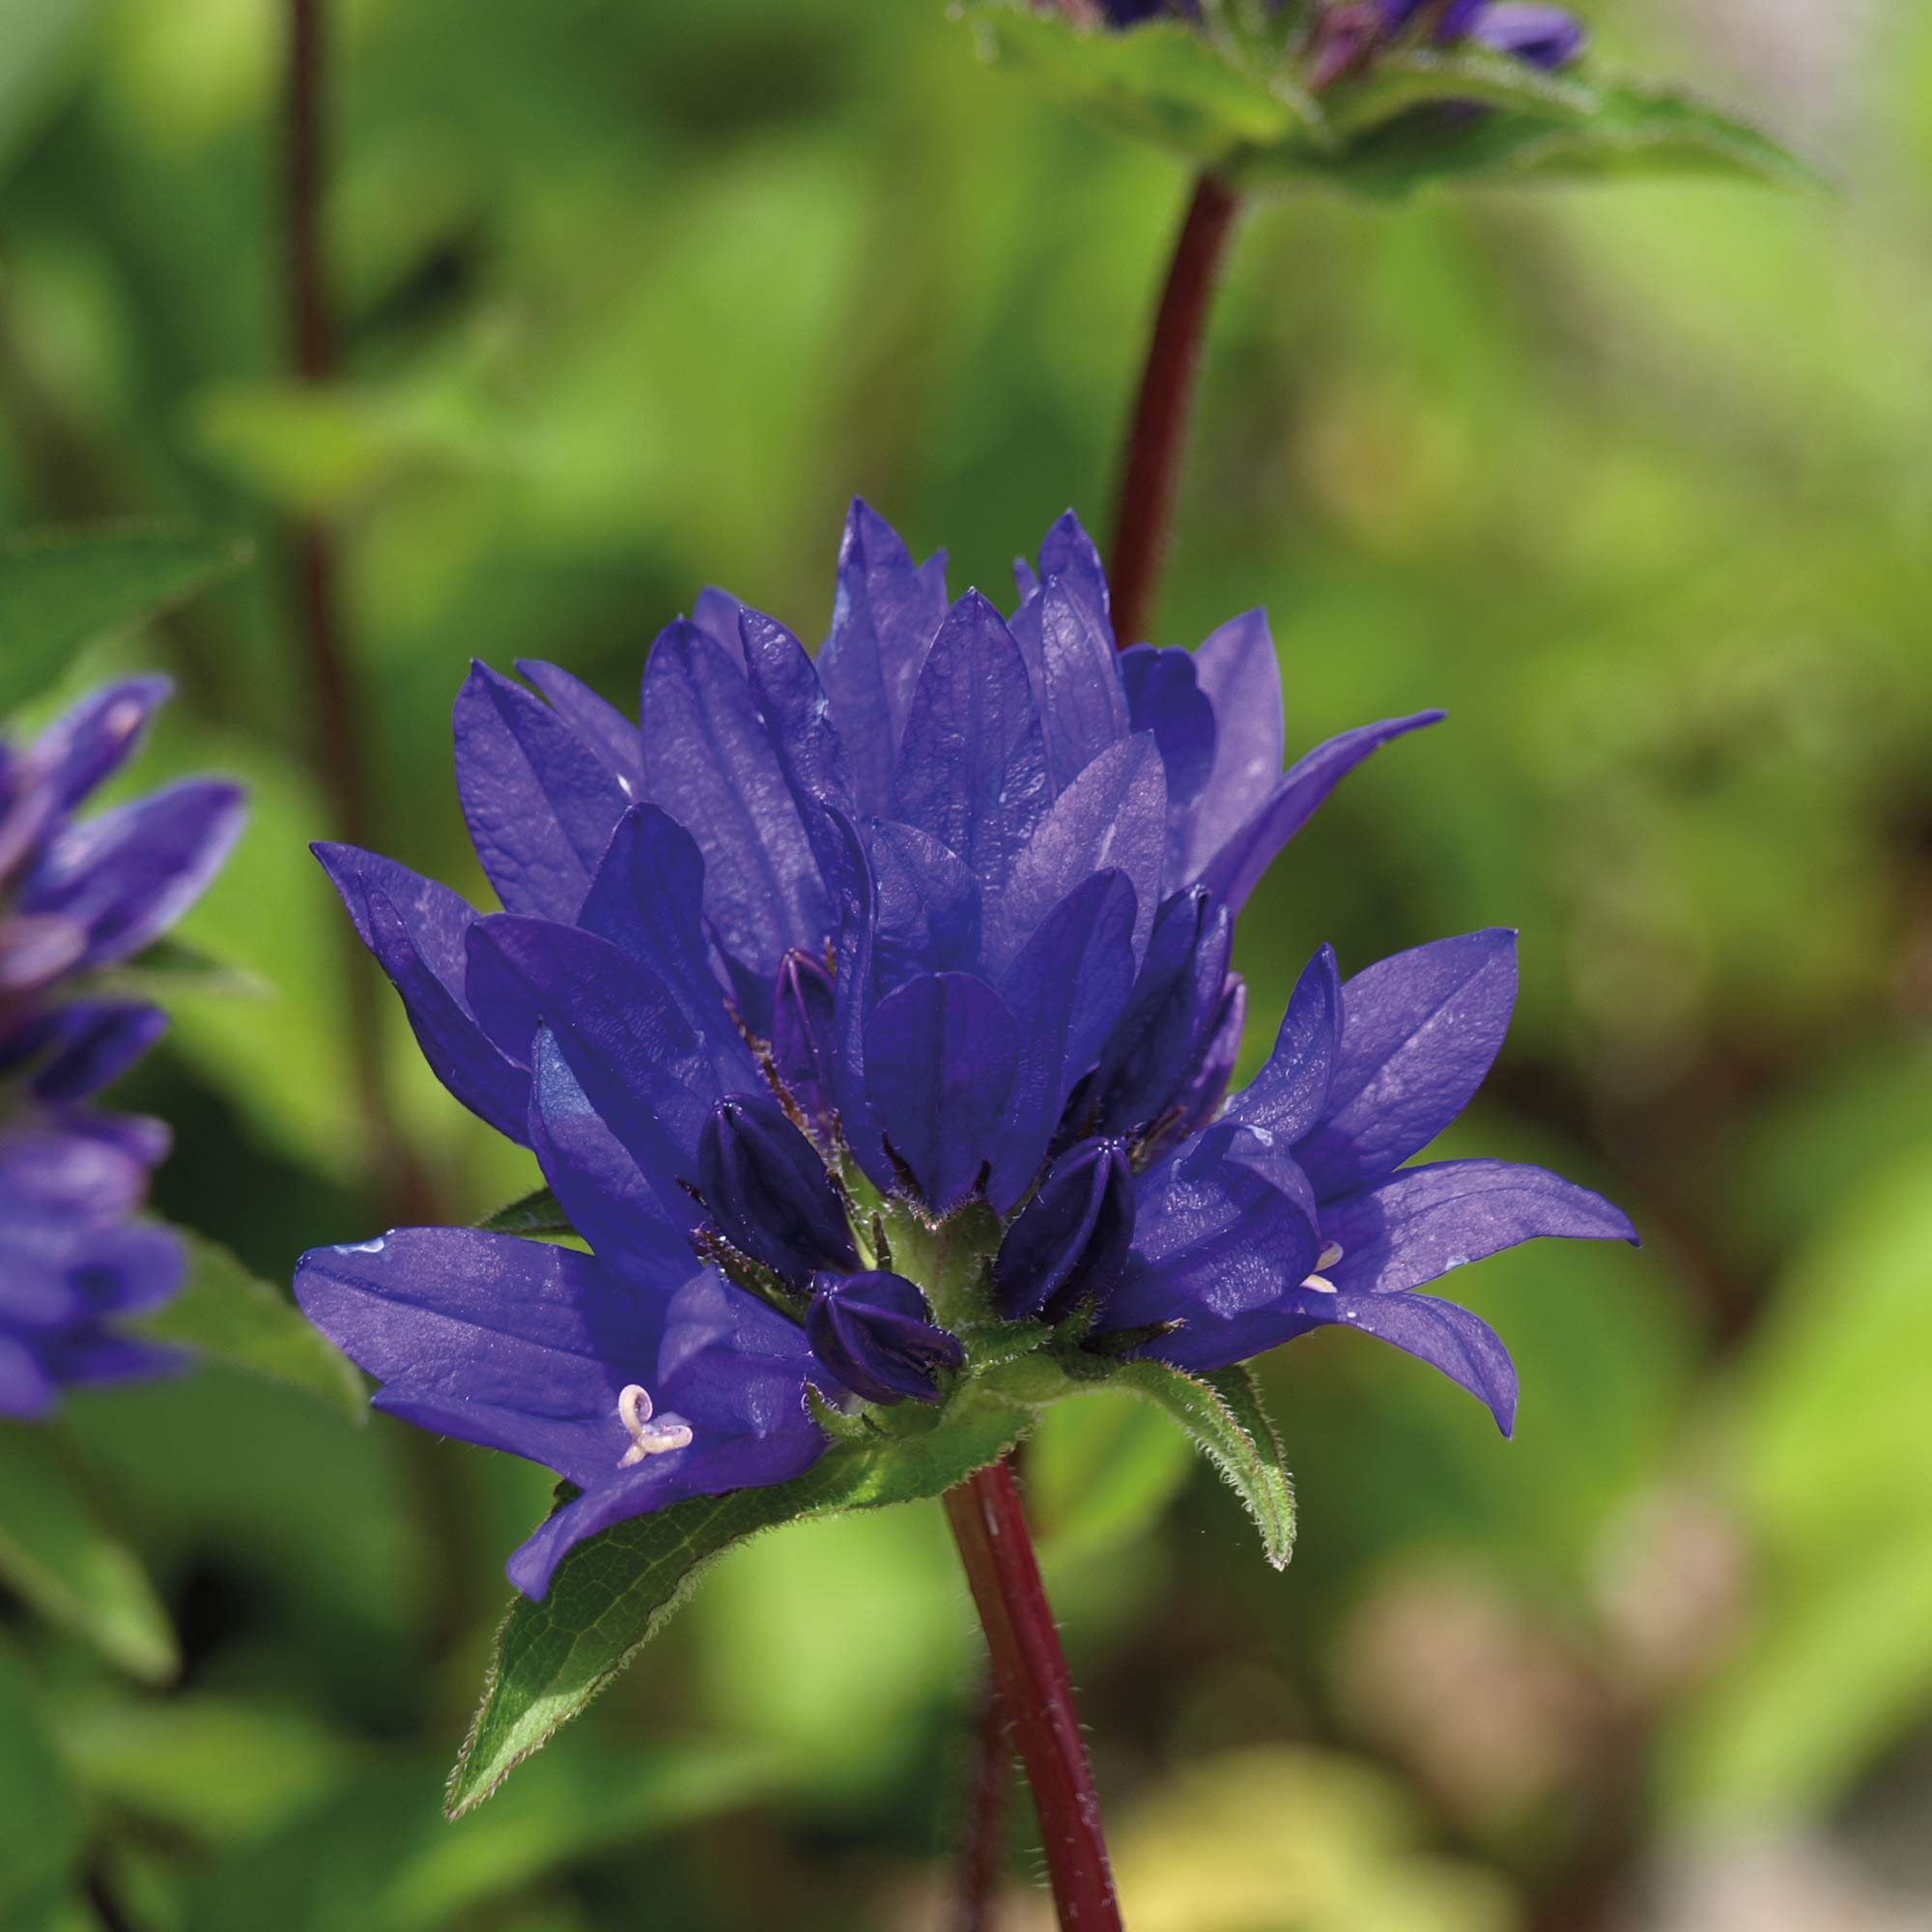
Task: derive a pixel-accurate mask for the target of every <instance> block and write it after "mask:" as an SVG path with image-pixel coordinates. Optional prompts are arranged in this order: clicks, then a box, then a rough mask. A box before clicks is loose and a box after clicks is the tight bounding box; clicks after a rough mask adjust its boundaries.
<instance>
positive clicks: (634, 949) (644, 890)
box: [577, 805, 745, 1078]
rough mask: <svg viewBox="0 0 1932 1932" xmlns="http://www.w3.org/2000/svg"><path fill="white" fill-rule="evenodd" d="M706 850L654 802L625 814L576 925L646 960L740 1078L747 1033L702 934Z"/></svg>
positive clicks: (725, 1073) (724, 1069)
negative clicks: (730, 1006)
mask: <svg viewBox="0 0 1932 1932" xmlns="http://www.w3.org/2000/svg"><path fill="white" fill-rule="evenodd" d="M703 913H704V855H703V854H702V853H701V852H700V851H699V850H698V849H697V841H696V839H694V838H692V836H691V834H690V833H688V832H687V831H686V830H685V829H684V827H683V826H681V825H680V824H679V823H678V822H677V821H676V819H674V818H672V817H671V816H670V815H669V814H668V812H666V811H663V810H660V809H659V808H658V807H657V806H655V805H640V806H637V807H635V808H633V810H630V811H627V812H626V813H625V814H624V817H623V819H622V821H621V822H620V823H619V825H618V827H617V830H616V834H615V836H614V837H613V838H611V849H610V850H609V851H608V852H606V853H605V855H604V863H603V864H602V865H601V866H599V867H598V868H597V876H596V877H595V878H594V879H593V880H592V881H591V882H590V892H589V895H588V896H586V898H585V899H584V901H583V911H582V916H581V917H580V918H579V919H578V921H577V923H578V924H579V925H580V926H582V929H583V930H584V931H585V932H591V933H595V934H596V935H597V937H598V938H600V939H608V940H609V941H610V942H611V945H613V946H618V947H621V948H622V949H623V950H624V951H625V952H628V953H629V954H630V955H631V956H632V958H634V959H638V960H641V961H642V962H643V964H644V965H645V966H647V967H649V968H650V970H651V973H652V975H653V976H654V977H655V978H656V979H657V980H658V981H659V983H660V984H661V985H662V986H663V987H664V989H665V991H666V992H668V994H669V995H670V996H671V998H672V999H673V1000H675V1001H676V1002H677V1006H678V1010H679V1011H680V1012H682V1013H683V1014H684V1016H685V1018H686V1019H687V1020H688V1021H689V1022H690V1023H691V1026H692V1028H693V1029H694V1031H696V1033H697V1034H699V1035H700V1036H701V1037H703V1039H704V1040H705V1042H706V1044H707V1045H708V1046H709V1048H710V1049H711V1052H712V1056H713V1058H714V1060H715V1061H716V1062H717V1063H718V1064H719V1065H720V1067H721V1075H720V1077H721V1078H726V1077H735V1076H736V1075H737V1073H738V1072H739V1071H741V1070H742V1068H743V1066H744V1064H745V1047H744V1041H743V1037H742V1036H741V1035H740V1034H739V1032H738V1029H737V1027H736V1026H734V1025H733V1024H732V1020H731V1015H730V1013H729V1012H728V1011H727V1010H726V1009H725V989H724V987H723V986H722V985H721V984H720V983H719V980H718V976H717V975H716V974H715V973H714V972H713V971H712V968H711V949H710V947H709V946H708V945H707V944H706V942H705V938H704V923H703Z"/></svg>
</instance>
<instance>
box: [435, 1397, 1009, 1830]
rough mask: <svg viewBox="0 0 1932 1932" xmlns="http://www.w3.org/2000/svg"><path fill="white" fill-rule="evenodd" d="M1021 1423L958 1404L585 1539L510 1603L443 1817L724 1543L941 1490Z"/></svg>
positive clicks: (571, 1711)
mask: <svg viewBox="0 0 1932 1932" xmlns="http://www.w3.org/2000/svg"><path fill="white" fill-rule="evenodd" d="M1026 1426H1027V1417H1026V1416H1025V1415H1024V1413H1023V1412H1021V1411H1020V1410H1018V1409H1015V1408H1012V1407H1009V1406H1006V1405H1004V1404H1001V1403H998V1402H982V1403H980V1404H966V1405H955V1406H953V1408H952V1409H951V1410H950V1411H949V1412H948V1414H947V1415H946V1416H945V1418H944V1419H943V1420H941V1421H939V1422H938V1424H937V1426H935V1427H933V1428H931V1429H930V1430H929V1431H927V1432H926V1433H924V1434H923V1435H895V1436H891V1437H882V1438H881V1440H880V1441H879V1442H878V1443H877V1445H876V1446H872V1447H865V1446H862V1445H860V1444H858V1443H853V1442H841V1443H838V1444H836V1445H835V1446H834V1447H833V1448H832V1449H831V1450H829V1451H828V1452H827V1453H826V1454H825V1455H824V1456H823V1457H822V1458H821V1459H820V1460H819V1461H818V1462H817V1463H814V1464H813V1465H812V1467H811V1468H810V1469H808V1470H807V1471H806V1472H805V1474H804V1475H802V1476H798V1477H795V1478H794V1479H793V1480H792V1481H791V1482H789V1483H781V1484H775V1485H773V1486H772V1487H771V1488H769V1489H762V1490H734V1491H731V1492H727V1493H725V1494H724V1495H720V1496H696V1497H693V1498H692V1499H691V1500H690V1501H689V1502H684V1503H679V1504H677V1505H676V1506H675V1507H674V1508H671V1509H668V1510H663V1511H660V1512H659V1513H657V1514H656V1515H653V1516H645V1517H638V1518H635V1519H633V1520H631V1521H629V1522H621V1523H617V1524H615V1525H614V1526H613V1527H611V1528H610V1529H608V1530H606V1531H604V1532H603V1534H602V1535H600V1536H596V1537H593V1538H591V1539H590V1541H589V1542H587V1543H582V1544H580V1545H579V1546H578V1547H577V1548H575V1549H573V1550H572V1551H571V1552H570V1554H569V1555H568V1556H566V1557H565V1558H564V1560H563V1562H562V1563H561V1564H560V1565H559V1566H558V1568H557V1572H556V1575H555V1577H554V1578H553V1579H552V1582H551V1586H550V1590H549V1593H548V1594H547V1595H546V1596H545V1598H544V1600H543V1602H542V1603H532V1602H530V1601H528V1600H527V1599H525V1598H519V1599H518V1600H517V1602H516V1603H515V1604H513V1605H511V1608H510V1614H509V1616H508V1617H507V1618H506V1619H505V1620H504V1624H503V1628H502V1630H501V1631H500V1632H499V1633H498V1634H497V1655H496V1660H495V1662H494V1665H493V1667H492V1672H491V1677H490V1682H489V1686H488V1688H487V1689H486V1690H485V1692H484V1696H483V1704H482V1708H481V1709H480V1710H479V1711H478V1712H477V1714H476V1721H475V1723H474V1724H473V1725H472V1726H471V1728H470V1733H469V1741H468V1743H467V1744H466V1745H465V1746H464V1748H463V1755H462V1756H461V1758H460V1759H459V1760H458V1762H457V1766H456V1769H455V1771H454V1773H453V1774H452V1775H451V1777H450V1783H449V1794H448V1804H449V1812H450V1815H451V1816H452V1817H457V1818H460V1817H461V1816H462V1815H463V1814H464V1813H465V1812H466V1811H468V1810H469V1809H470V1808H471V1807H472V1806H474V1805H476V1804H480V1803H481V1802H482V1801H483V1800H484V1799H485V1798H488V1797H489V1796H490V1794H491V1793H492V1792H494V1791H495V1790H496V1789H497V1786H498V1785H499V1784H500V1783H501V1782H502V1780H503V1779H504V1777H506V1776H508V1775H509V1773H510V1772H511V1771H513V1770H514V1769H515V1768H516V1767H517V1766H518V1765H519V1764H521V1763H522V1762H523V1761H524V1759H525V1758H526V1757H527V1756H528V1755H529V1754H530V1753H531V1752H532V1751H533V1750H536V1749H538V1748H539V1747H541V1746H543V1745H545V1744H547V1743H548V1742H549V1740H550V1739H551V1737H552V1736H553V1735H554V1733H555V1731H556V1730H557V1728H558V1727H559V1726H560V1725H562V1724H564V1723H566V1722H568V1721H569V1720H570V1719H572V1718H574V1717H576V1716H577V1715H578V1713H579V1712H580V1711H582V1709H583V1707H584V1706H585V1705H586V1704H587V1703H588V1702H589V1701H590V1700H591V1698H593V1697H594V1696H595V1695H596V1694H597V1693H598V1691H600V1690H603V1689H604V1687H605V1686H606V1685H607V1684H608V1683H609V1682H610V1681H611V1678H612V1677H614V1676H615V1675H616V1673H617V1672H618V1671H619V1670H621V1669H622V1668H623V1667H624V1665H625V1664H626V1663H628V1662H630V1661H631V1660H632V1658H633V1657H635V1656H636V1655H637V1653H638V1651H639V1649H641V1648H642V1647H643V1645H644V1644H646V1643H648V1642H649V1641H650V1639H651V1638H652V1637H653V1636H655V1635H656V1634H657V1633H658V1631H659V1630H660V1629H662V1628H663V1626H664V1624H665V1622H666V1620H667V1619H668V1617H669V1616H670V1614H671V1613H672V1612H673V1611H674V1610H675V1609H676V1608H677V1607H678V1606H679V1605H681V1604H682V1603H683V1602H684V1600H685V1599H686V1597H688V1596H689V1595H690V1593H691V1591H692V1590H693V1588H694V1587H695V1586H696V1582H697V1578H698V1576H699V1575H700V1573H701V1572H702V1571H703V1570H704V1568H705V1567H706V1566H707V1565H708V1564H710V1563H711V1562H713V1561H715V1560H716V1558H718V1557H719V1556H720V1555H722V1554H723V1553H724V1552H725V1550H726V1549H727V1548H730V1547H731V1546H732V1545H733V1544H736V1543H740V1542H743V1541H744V1540H745V1539H746V1538H747V1537H751V1536H755V1535H757V1534H758V1533H759V1532H760V1531H761V1530H766V1529H771V1528H775V1527H776V1526H777V1525H779V1524H780V1523H786V1522H794V1521H798V1520H804V1519H809V1518H815V1517H822V1516H839V1515H843V1514H845V1513H847V1512H848V1511H852V1510H865V1509H884V1508H889V1507H891V1506H892V1505H894V1504H896V1503H907V1502H917V1501H919V1500H921V1499H923V1498H925V1497H931V1496H937V1495H942V1494H944V1492H946V1491H947V1490H949V1489H951V1488H952V1486H953V1484H955V1483H957V1482H961V1481H963V1480H964V1479H965V1478H966V1477H967V1476H969V1475H971V1474H972V1473H973V1471H974V1470H975V1469H980V1468H984V1467H985V1465H986V1464H987V1463H992V1462H994V1461H996V1460H997V1459H998V1458H999V1457H1000V1456H1001V1455H1003V1454H1004V1453H1005V1452H1006V1451H1007V1450H1008V1449H1010V1448H1011V1447H1012V1445H1013V1444H1014V1443H1015V1442H1017V1441H1018V1440H1019V1438H1020V1436H1021V1435H1023V1434H1024V1433H1025V1430H1026Z"/></svg>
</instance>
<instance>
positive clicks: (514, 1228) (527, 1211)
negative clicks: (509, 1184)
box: [476, 1187, 574, 1235]
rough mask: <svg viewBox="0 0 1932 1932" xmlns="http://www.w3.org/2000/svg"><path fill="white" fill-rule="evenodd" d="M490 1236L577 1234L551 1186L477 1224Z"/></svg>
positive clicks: (484, 1218)
mask: <svg viewBox="0 0 1932 1932" xmlns="http://www.w3.org/2000/svg"><path fill="white" fill-rule="evenodd" d="M476 1225H477V1226H478V1227H479V1228H481V1229H482V1230H483V1231H484V1233H485V1234H489V1235H568V1234H571V1233H573V1232H574V1230H573V1229H572V1228H571V1225H570V1222H569V1221H568V1219H566V1217H565V1215H564V1211H563V1208H562V1207H561V1206H560V1205H559V1203H558V1201H557V1198H556V1196H555V1195H554V1194H553V1193H552V1192H551V1190H550V1189H549V1188H548V1187H539V1188H538V1189H537V1190H536V1191H535V1193H533V1194H526V1195H525V1196H524V1197H523V1199H522V1200H520V1201H512V1202H511V1203H510V1204H509V1205H508V1206H507V1207H505V1208H497V1211H496V1212H495V1213H494V1214H486V1215H485V1216H484V1217H483V1219H482V1220H480V1221H478V1222H477V1224H476Z"/></svg>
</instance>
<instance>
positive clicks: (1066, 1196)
mask: <svg viewBox="0 0 1932 1932" xmlns="http://www.w3.org/2000/svg"><path fill="white" fill-rule="evenodd" d="M1133 1238H1134V1175H1133V1169H1132V1167H1131V1166H1130V1165H1129V1164H1128V1161H1127V1150H1126V1144H1125V1143H1124V1142H1123V1141H1118V1140H1095V1141H1082V1142H1081V1143H1080V1145H1079V1146H1078V1147H1074V1148H1069V1149H1068V1150H1067V1151H1066V1152H1065V1153H1064V1154H1062V1155H1061V1156H1060V1158H1059V1159H1058V1160H1057V1161H1055V1162H1054V1164H1053V1166H1052V1167H1051V1169H1049V1170H1048V1173H1047V1177H1046V1179H1044V1180H1043V1181H1041V1182H1040V1186H1039V1192H1038V1193H1037V1194H1036V1195H1035V1196H1034V1197H1033V1199H1032V1200H1031V1201H1029V1202H1028V1203H1027V1205H1026V1208H1025V1209H1024V1210H1023V1211H1022V1213H1021V1214H1020V1217H1019V1219H1018V1220H1016V1221H1015V1222H1014V1223H1013V1225H1012V1226H1011V1227H1010V1228H1009V1229H1008V1231H1007V1238H1006V1239H1005V1240H1004V1241H1003V1242H1002V1243H1001V1244H1000V1252H999V1255H998V1256H997V1258H996V1259H995V1260H994V1263H993V1293H994V1294H995V1295H996V1296H997V1297H998V1300H999V1304H1000V1312H1001V1313H1002V1314H1003V1315H1005V1316H1007V1317H1008V1318H1009V1320H1013V1321H1019V1320H1022V1319H1024V1318H1026V1317H1028V1316H1032V1315H1037V1316H1039V1317H1041V1318H1043V1319H1044V1320H1046V1321H1062V1320H1064V1319H1065V1317H1066V1316H1068V1315H1071V1314H1072V1313H1073V1311H1074V1310H1075V1309H1076V1308H1078V1307H1079V1306H1080V1304H1081V1303H1082V1302H1083V1301H1088V1300H1092V1301H1094V1303H1095V1304H1096V1305H1097V1304H1099V1303H1102V1302H1104V1301H1105V1300H1106V1298H1107V1294H1108V1292H1109V1291H1110V1290H1111V1289H1112V1288H1113V1286H1114V1283H1115V1282H1116V1281H1118V1280H1119V1279H1120V1273H1121V1269H1122V1267H1123V1266H1124V1265H1125V1264H1126V1259H1127V1249H1128V1248H1129V1247H1130V1246H1131V1245H1132V1243H1133Z"/></svg>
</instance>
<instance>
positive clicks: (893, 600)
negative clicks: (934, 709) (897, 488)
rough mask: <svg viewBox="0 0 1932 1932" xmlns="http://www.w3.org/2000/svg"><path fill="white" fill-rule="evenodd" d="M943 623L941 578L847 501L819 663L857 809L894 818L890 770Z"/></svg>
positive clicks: (855, 502)
mask: <svg viewBox="0 0 1932 1932" xmlns="http://www.w3.org/2000/svg"><path fill="white" fill-rule="evenodd" d="M945 614H946V590H945V583H944V580H943V576H942V575H940V574H939V573H935V572H934V571H933V569H932V567H931V566H930V565H927V566H925V567H924V568H923V569H922V568H915V566H914V564H913V560H912V555H911V554H910V552H908V551H907V549H906V547H905V545H904V544H902V543H901V542H900V541H899V539H898V535H897V533H896V532H895V530H894V529H893V527H892V526H891V525H890V524H888V523H887V522H886V520H885V519H884V518H883V517H881V516H879V515H877V514H876V513H875V512H874V511H872V510H870V509H868V508H867V505H866V504H865V503H863V502H861V501H860V500H859V499H858V498H857V497H854V498H853V499H852V508H851V511H850V513H849V514H848V516H847V517H846V520H845V532H844V535H843V537H842V538H841V539H840V542H839V545H838V591H837V594H836V596H835V598H834V601H833V606H832V634H831V636H830V637H828V638H827V639H826V640H825V648H824V649H823V650H821V651H820V652H819V654H818V676H819V681H820V682H821V684H822V685H823V686H824V688H825V695H826V696H827V698H828V699H829V700H830V701H831V705H832V722H833V723H834V725H837V727H838V736H839V738H840V740H841V741H842V742H843V744H844V747H845V751H846V755H847V756H848V757H849V758H850V760H851V774H852V792H853V797H854V799H855V800H856V802H857V806H858V810H860V811H861V812H864V813H867V814H868V815H869V814H874V813H876V814H878V815H879V816H881V817H883V816H886V815H888V814H890V813H891V812H892V810H893V767H894V764H895V760H896V759H897V756H898V749H899V742H900V740H901V739H902V738H903V737H904V735H905V726H906V720H907V718H908V717H910V715H911V713H912V704H913V693H914V691H915V690H916V689H917V687H918V684H919V678H920V669H921V667H922V666H923V664H924V662H925V654H926V651H927V649H928V647H929V646H930V645H931V643H932V639H933V638H934V636H935V635H936V634H937V632H938V630H939V626H940V621H941V619H942V618H943V617H944V616H945Z"/></svg>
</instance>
